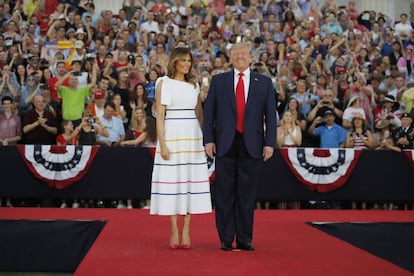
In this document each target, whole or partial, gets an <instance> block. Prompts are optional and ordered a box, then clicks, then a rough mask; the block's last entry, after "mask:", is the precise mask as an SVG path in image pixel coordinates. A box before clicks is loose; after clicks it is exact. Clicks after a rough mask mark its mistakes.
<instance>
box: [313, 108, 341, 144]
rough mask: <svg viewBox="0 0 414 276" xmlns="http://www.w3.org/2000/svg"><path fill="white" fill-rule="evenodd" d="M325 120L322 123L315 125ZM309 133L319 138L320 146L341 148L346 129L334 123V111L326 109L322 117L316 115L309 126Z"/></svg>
mask: <svg viewBox="0 0 414 276" xmlns="http://www.w3.org/2000/svg"><path fill="white" fill-rule="evenodd" d="M322 122H325V124H324V125H320V126H318V127H317V125H319V124H321V123H322ZM308 131H309V133H310V134H311V135H314V136H317V137H319V138H320V147H321V148H343V147H345V142H346V130H345V129H344V128H343V127H341V126H340V125H338V124H336V123H335V112H334V111H333V110H332V109H327V110H326V111H325V113H324V116H323V118H322V117H321V116H318V117H316V118H315V120H313V122H312V124H311V125H310V127H309V130H308Z"/></svg>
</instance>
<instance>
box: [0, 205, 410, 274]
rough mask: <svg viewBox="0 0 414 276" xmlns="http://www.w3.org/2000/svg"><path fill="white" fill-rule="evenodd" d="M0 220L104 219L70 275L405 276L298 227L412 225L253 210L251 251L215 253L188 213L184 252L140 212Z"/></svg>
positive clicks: (405, 214) (205, 219)
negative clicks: (189, 225)
mask: <svg viewBox="0 0 414 276" xmlns="http://www.w3.org/2000/svg"><path fill="white" fill-rule="evenodd" d="M0 219H73V220H83V219H86V220H107V221H108V222H107V224H106V226H105V228H104V229H103V230H102V232H101V234H100V235H99V236H98V238H97V240H96V241H95V243H94V245H93V246H92V248H91V250H90V251H89V252H88V254H87V255H86V257H85V259H84V260H83V262H82V263H81V265H80V266H79V267H78V269H77V271H76V273H75V275H88V276H90V275H115V274H116V275H161V274H163V275H215V276H217V275H289V276H290V275H347V276H348V275H364V276H366V275H412V273H409V272H408V271H406V270H403V269H402V268H400V267H398V266H396V265H394V264H392V263H390V262H388V261H385V260H383V259H381V258H379V257H376V256H374V255H372V254H370V253H368V252H366V251H363V250H361V249H359V248H357V247H354V246H352V245H350V244H348V243H346V242H344V241H341V240H340V239H337V238H335V237H332V236H330V235H327V234H325V233H323V232H321V231H319V230H317V229H315V228H313V227H310V226H308V225H306V224H305V223H304V222H310V221H315V222H316V221H317V222H328V221H329V222H333V221H336V222H349V221H368V222H389V221H395V222H410V221H411V222H413V221H414V211H336V210H323V211H315V210H304V211H293V210H288V211H277V210H258V211H256V218H255V233H254V235H255V236H254V245H255V246H256V251H254V252H223V251H220V250H219V241H218V238H217V233H216V230H215V226H214V216H213V214H209V215H198V216H193V218H192V231H193V232H192V244H193V248H192V249H191V250H172V249H169V248H168V240H169V218H168V217H160V216H150V215H149V214H148V211H147V210H139V209H135V210H117V209H46V208H0ZM396 250H398V248H396Z"/></svg>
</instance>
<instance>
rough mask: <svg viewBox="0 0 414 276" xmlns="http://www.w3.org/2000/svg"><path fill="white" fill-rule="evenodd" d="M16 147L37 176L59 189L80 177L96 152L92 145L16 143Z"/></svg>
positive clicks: (96, 148) (96, 149) (51, 186)
mask: <svg viewBox="0 0 414 276" xmlns="http://www.w3.org/2000/svg"><path fill="white" fill-rule="evenodd" d="M17 149H18V151H19V153H20V155H21V156H22V158H23V160H24V161H25V163H26V165H27V166H28V168H29V170H30V171H31V172H32V173H33V174H34V175H35V176H36V177H37V178H39V179H40V180H42V181H44V182H46V183H47V184H48V185H49V187H50V188H53V189H59V190H60V189H64V188H66V187H68V186H69V185H71V184H73V183H74V182H76V181H78V180H79V179H81V178H82V177H83V176H84V175H85V174H86V172H87V171H88V169H89V167H90V165H91V164H92V161H93V160H94V158H95V156H96V154H97V152H98V147H94V146H50V145H18V146H17Z"/></svg>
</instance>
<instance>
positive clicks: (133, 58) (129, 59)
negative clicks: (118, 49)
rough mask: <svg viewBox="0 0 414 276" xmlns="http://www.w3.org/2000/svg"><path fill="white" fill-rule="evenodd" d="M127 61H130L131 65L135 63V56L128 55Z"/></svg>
mask: <svg viewBox="0 0 414 276" xmlns="http://www.w3.org/2000/svg"><path fill="white" fill-rule="evenodd" d="M128 62H130V63H131V64H132V65H135V56H134V55H128Z"/></svg>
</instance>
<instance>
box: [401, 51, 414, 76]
mask: <svg viewBox="0 0 414 276" xmlns="http://www.w3.org/2000/svg"><path fill="white" fill-rule="evenodd" d="M397 67H398V71H400V73H401V74H402V75H404V76H405V80H406V81H407V82H408V81H410V80H414V46H413V45H408V46H407V47H406V48H405V49H404V53H403V55H402V56H400V58H399V59H398V61H397Z"/></svg>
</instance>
